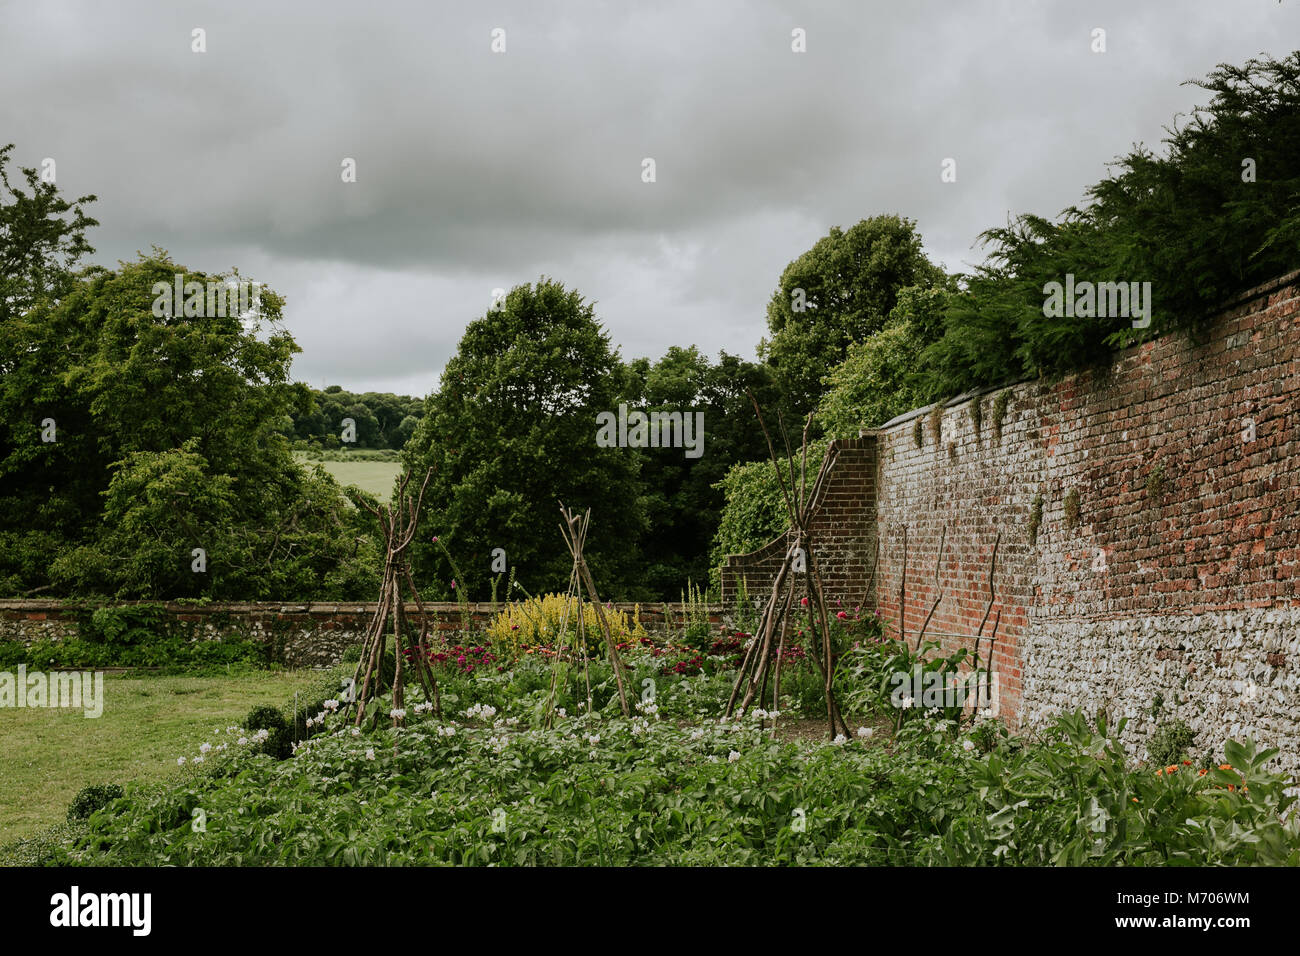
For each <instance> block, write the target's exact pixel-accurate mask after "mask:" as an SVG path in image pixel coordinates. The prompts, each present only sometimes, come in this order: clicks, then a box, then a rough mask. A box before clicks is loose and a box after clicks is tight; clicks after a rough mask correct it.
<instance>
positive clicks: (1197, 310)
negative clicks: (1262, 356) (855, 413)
mask: <svg viewBox="0 0 1300 956" xmlns="http://www.w3.org/2000/svg"><path fill="white" fill-rule="evenodd" d="M1191 82H1192V83H1193V84H1194V85H1196V86H1199V87H1201V88H1202V89H1205V90H1207V91H1209V92H1210V93H1211V94H1212V96H1211V99H1210V102H1209V104H1208V105H1206V106H1205V107H1202V108H1199V109H1197V110H1195V111H1194V112H1193V114H1192V115H1191V117H1190V118H1188V119H1187V121H1186V122H1184V123H1183V124H1182V125H1175V126H1174V127H1173V128H1171V129H1168V130H1167V131H1166V132H1167V136H1166V138H1165V140H1164V143H1165V145H1166V147H1167V149H1166V151H1165V153H1164V155H1157V154H1156V153H1154V152H1152V151H1150V150H1148V149H1145V148H1143V147H1138V148H1136V149H1135V150H1134V151H1132V152H1131V153H1129V154H1128V155H1126V156H1124V157H1122V158H1120V159H1118V160H1116V161H1115V163H1114V164H1113V166H1114V171H1113V173H1112V175H1110V176H1109V177H1108V178H1107V179H1105V180H1103V181H1101V182H1099V183H1097V184H1096V185H1094V186H1092V187H1090V188H1089V189H1088V190H1087V191H1086V198H1085V201H1084V204H1083V205H1082V206H1074V207H1071V208H1069V209H1067V210H1066V211H1065V212H1064V213H1063V214H1062V215H1061V217H1060V218H1059V219H1058V220H1057V221H1051V220H1048V219H1045V218H1043V217H1041V216H1036V215H1021V216H1017V217H1016V218H1014V219H1012V220H1011V221H1010V222H1009V223H1008V224H1007V225H1006V226H1004V227H1000V228H994V229H989V230H987V231H986V232H984V233H983V234H982V236H981V238H982V239H983V241H984V242H985V243H986V244H987V245H989V246H990V247H991V252H990V255H989V260H988V262H987V263H986V264H985V265H983V266H981V267H979V268H978V269H977V270H976V271H975V273H974V274H972V275H970V276H967V277H965V290H964V292H963V293H962V294H961V295H959V296H957V297H956V298H955V299H954V301H953V303H952V305H951V307H950V308H949V310H948V312H947V315H946V316H945V330H944V334H943V336H942V338H941V339H939V341H937V342H936V343H935V344H933V345H932V346H930V347H929V348H928V349H927V350H926V351H925V353H924V356H923V363H924V367H923V370H922V371H923V378H924V384H923V386H922V387H923V388H924V389H925V390H927V391H928V392H930V393H931V394H936V393H939V392H949V393H956V392H960V391H963V390H966V389H969V388H974V387H977V386H982V385H989V384H995V383H998V382H1006V381H1015V380H1018V379H1023V378H1035V377H1038V376H1042V375H1057V374H1063V373H1066V372H1069V371H1072V370H1075V369H1078V368H1082V367H1086V366H1089V365H1092V364H1094V363H1096V362H1099V361H1101V360H1103V359H1105V358H1106V357H1107V356H1108V355H1109V354H1110V351H1111V350H1112V349H1113V348H1115V347H1118V346H1124V345H1127V344H1130V343H1132V342H1134V341H1139V340H1141V339H1143V338H1149V337H1152V336H1155V335H1158V334H1160V333H1162V332H1166V331H1169V330H1171V329H1174V328H1178V327H1183V326H1191V327H1192V328H1193V330H1195V329H1196V328H1197V327H1199V325H1200V323H1202V322H1203V320H1205V319H1206V318H1208V317H1209V316H1211V315H1212V314H1213V313H1214V312H1215V311H1216V310H1217V309H1218V308H1220V307H1221V306H1222V304H1223V303H1224V302H1225V301H1226V300H1228V299H1229V298H1231V296H1233V295H1234V294H1236V293H1239V292H1241V291H1244V290H1246V289H1248V288H1250V287H1252V286H1255V285H1258V284H1260V283H1262V282H1265V281H1267V280H1268V279H1271V278H1274V277H1275V276H1278V275H1282V274H1284V273H1286V272H1289V271H1291V270H1294V269H1295V268H1296V267H1297V266H1300V51H1297V52H1295V53H1292V54H1290V55H1289V56H1287V57H1285V58H1283V59H1281V60H1278V59H1273V58H1269V57H1261V58H1258V59H1252V60H1249V61H1247V62H1246V63H1245V64H1243V65H1241V66H1233V65H1229V64H1221V65H1220V66H1219V67H1217V68H1216V69H1215V70H1213V71H1212V72H1211V73H1210V74H1209V76H1208V77H1207V78H1206V79H1205V80H1196V81H1191ZM1248 160H1249V161H1250V162H1251V163H1253V168H1254V170H1255V173H1256V174H1255V176H1254V177H1251V176H1249V175H1248V171H1247V170H1246V168H1245V167H1246V165H1247V161H1248ZM1067 273H1072V274H1074V275H1075V276H1076V277H1078V278H1079V279H1080V280H1087V281H1091V282H1108V281H1115V282H1150V283H1151V289H1152V299H1153V309H1152V322H1151V324H1150V326H1149V327H1148V328H1145V329H1141V328H1135V327H1134V326H1133V325H1132V322H1131V320H1130V319H1129V318H1122V317H1115V316H1111V317H1094V318H1084V317H1066V316H1061V317H1050V316H1046V315H1044V314H1043V313H1044V309H1043V302H1044V292H1045V289H1044V287H1045V285H1046V284H1047V283H1049V282H1064V280H1065V276H1066V275H1067Z"/></svg>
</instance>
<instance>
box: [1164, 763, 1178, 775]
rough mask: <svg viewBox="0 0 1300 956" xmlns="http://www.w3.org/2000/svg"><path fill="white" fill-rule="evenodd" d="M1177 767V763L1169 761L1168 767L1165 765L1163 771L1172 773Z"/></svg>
mask: <svg viewBox="0 0 1300 956" xmlns="http://www.w3.org/2000/svg"><path fill="white" fill-rule="evenodd" d="M1177 769H1178V764H1176V763H1171V764H1170V765H1169V766H1168V767H1165V773H1173V772H1174V771H1175V770H1177Z"/></svg>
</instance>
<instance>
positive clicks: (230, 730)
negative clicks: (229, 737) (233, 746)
mask: <svg viewBox="0 0 1300 956" xmlns="http://www.w3.org/2000/svg"><path fill="white" fill-rule="evenodd" d="M238 730H239V728H238V727H227V728H226V733H228V734H233V733H236V732H238Z"/></svg>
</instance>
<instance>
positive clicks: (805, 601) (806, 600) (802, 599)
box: [799, 597, 808, 607]
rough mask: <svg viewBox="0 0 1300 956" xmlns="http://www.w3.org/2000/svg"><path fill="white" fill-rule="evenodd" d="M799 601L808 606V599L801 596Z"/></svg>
mask: <svg viewBox="0 0 1300 956" xmlns="http://www.w3.org/2000/svg"><path fill="white" fill-rule="evenodd" d="M799 603H800V604H802V605H803V606H804V607H807V606H808V599H807V598H806V597H801V598H800V599H799Z"/></svg>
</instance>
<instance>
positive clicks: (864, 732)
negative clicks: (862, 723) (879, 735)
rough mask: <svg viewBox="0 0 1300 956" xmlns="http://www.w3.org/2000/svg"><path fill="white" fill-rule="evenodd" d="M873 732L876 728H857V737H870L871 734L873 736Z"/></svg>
mask: <svg viewBox="0 0 1300 956" xmlns="http://www.w3.org/2000/svg"><path fill="white" fill-rule="evenodd" d="M875 732H876V728H874V727H859V728H858V736H859V737H870V736H871V735H872V734H874V733H875Z"/></svg>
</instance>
